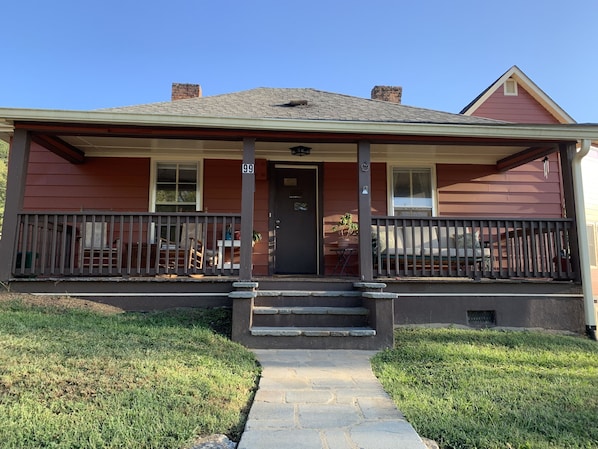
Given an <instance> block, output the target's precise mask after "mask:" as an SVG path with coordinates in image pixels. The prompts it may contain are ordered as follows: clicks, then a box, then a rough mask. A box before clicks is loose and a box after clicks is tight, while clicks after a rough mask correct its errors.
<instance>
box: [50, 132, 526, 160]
mask: <svg viewBox="0 0 598 449" xmlns="http://www.w3.org/2000/svg"><path fill="white" fill-rule="evenodd" d="M60 139H61V140H63V141H65V142H67V143H68V144H70V145H72V146H74V147H76V148H78V149H80V150H81V151H82V152H83V153H85V156H86V157H156V158H178V159H182V160H184V159H197V158H220V159H241V158H242V156H243V142H242V141H238V140H204V139H201V140H194V139H158V138H148V137H136V138H132V137H103V136H60ZM296 145H307V146H309V147H310V148H311V149H312V151H311V154H310V155H309V156H302V157H298V156H292V155H291V153H290V151H289V148H290V147H292V146H296ZM528 148H529V146H523V145H481V144H479V143H478V144H475V143H473V144H440V143H431V142H422V143H416V142H407V143H374V144H372V147H371V158H372V161H373V162H402V163H405V162H406V163H430V162H434V163H453V164H454V163H467V164H496V163H497V161H499V160H501V159H503V158H505V157H508V156H511V155H513V154H517V153H520V152H521V151H524V150H526V149H528ZM255 155H256V158H260V159H268V160H277V161H300V162H321V161H338V162H353V161H355V160H356V157H357V144H356V143H324V142H306V141H285V142H271V141H260V140H258V141H256V153H255Z"/></svg>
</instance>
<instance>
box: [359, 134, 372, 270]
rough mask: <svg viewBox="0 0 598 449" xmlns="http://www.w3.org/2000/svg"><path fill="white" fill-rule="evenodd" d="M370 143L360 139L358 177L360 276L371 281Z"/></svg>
mask: <svg viewBox="0 0 598 449" xmlns="http://www.w3.org/2000/svg"><path fill="white" fill-rule="evenodd" d="M370 164H371V160H370V143H369V142H366V141H360V142H359V143H358V146H357V172H358V174H357V178H358V180H359V185H358V192H357V204H358V207H359V213H358V217H359V278H360V279H361V280H362V281H371V280H373V278H374V273H373V268H372V236H371V235H370V226H371V224H372V196H371V191H372V176H371V171H370Z"/></svg>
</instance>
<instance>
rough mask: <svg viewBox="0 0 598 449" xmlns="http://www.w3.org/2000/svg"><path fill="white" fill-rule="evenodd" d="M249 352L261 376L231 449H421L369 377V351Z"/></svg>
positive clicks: (391, 404)
mask: <svg viewBox="0 0 598 449" xmlns="http://www.w3.org/2000/svg"><path fill="white" fill-rule="evenodd" d="M254 352H255V354H256V355H257V358H258V360H259V361H260V363H261V364H262V378H261V380H260V384H259V389H258V391H257V393H256V396H255V400H254V403H253V405H252V407H251V411H250V413H249V419H248V421H247V425H246V427H245V432H244V433H243V435H242V437H241V441H240V442H239V445H238V447H237V449H274V448H276V449H280V448H285V449H303V448H305V449H320V448H321V449H391V448H393V449H396V448H402V449H425V445H424V443H423V442H422V440H421V438H420V437H419V435H418V434H417V433H416V432H415V430H414V429H413V427H412V426H411V425H410V424H409V423H408V422H407V421H406V420H405V418H404V417H403V415H402V414H401V413H400V412H399V411H398V410H397V408H396V407H395V405H394V403H393V402H392V400H391V399H390V397H389V396H388V395H387V394H386V392H385V391H384V390H383V389H382V386H381V385H380V383H379V382H378V379H376V377H375V376H374V374H373V373H372V370H371V366H370V358H371V357H372V356H373V355H374V354H375V352H374V351H349V350H274V349H271V350H269V349H268V350H267V349H264V350H255V351H254Z"/></svg>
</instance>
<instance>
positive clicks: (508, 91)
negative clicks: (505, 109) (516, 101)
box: [504, 78, 517, 96]
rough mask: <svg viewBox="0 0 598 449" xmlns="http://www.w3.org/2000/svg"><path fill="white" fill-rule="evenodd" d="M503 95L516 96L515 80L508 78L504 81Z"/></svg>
mask: <svg viewBox="0 0 598 449" xmlns="http://www.w3.org/2000/svg"><path fill="white" fill-rule="evenodd" d="M504 86H505V95H511V96H517V81H515V80H514V79H513V78H509V79H508V80H506V81H505V84H504Z"/></svg>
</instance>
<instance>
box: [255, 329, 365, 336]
mask: <svg viewBox="0 0 598 449" xmlns="http://www.w3.org/2000/svg"><path fill="white" fill-rule="evenodd" d="M250 332H251V335H252V336H259V337H300V336H305V337H375V336H376V330H375V329H372V328H369V327H273V326H253V327H252V328H251V330H250Z"/></svg>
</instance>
